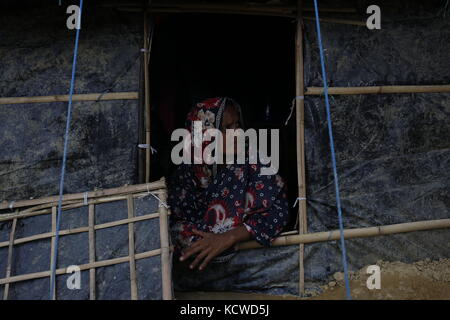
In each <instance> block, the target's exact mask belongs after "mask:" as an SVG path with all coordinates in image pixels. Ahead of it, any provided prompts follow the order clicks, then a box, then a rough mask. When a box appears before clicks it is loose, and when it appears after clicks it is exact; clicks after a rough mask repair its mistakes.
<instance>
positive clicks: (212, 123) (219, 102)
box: [186, 97, 243, 188]
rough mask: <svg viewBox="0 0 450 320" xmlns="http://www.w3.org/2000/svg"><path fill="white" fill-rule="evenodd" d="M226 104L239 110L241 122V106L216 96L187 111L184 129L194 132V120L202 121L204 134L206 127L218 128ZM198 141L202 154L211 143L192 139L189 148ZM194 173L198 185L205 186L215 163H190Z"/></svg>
mask: <svg viewBox="0 0 450 320" xmlns="http://www.w3.org/2000/svg"><path fill="white" fill-rule="evenodd" d="M228 104H232V105H234V106H235V107H236V108H237V109H238V112H239V116H240V120H241V123H243V118H242V112H241V107H240V106H239V104H238V103H237V102H236V101H235V100H233V99H231V98H228V97H217V98H209V99H206V100H203V101H201V102H199V103H197V104H196V105H195V106H194V107H193V108H192V109H191V111H190V112H189V114H188V115H187V118H186V129H187V130H188V131H189V132H190V133H191V136H192V135H193V134H194V121H201V122H202V133H203V134H204V133H205V131H206V130H208V129H219V130H220V128H221V123H222V117H223V112H224V111H225V108H226V106H227V105H228ZM198 143H202V149H201V150H202V154H203V150H204V149H205V148H206V146H207V145H209V144H210V143H211V141H202V142H199V141H194V139H192V141H191V143H190V145H189V146H188V147H189V148H191V147H193V146H195V144H197V145H198ZM192 163H194V154H193V153H192ZM192 168H193V171H194V175H195V177H196V178H197V182H198V183H199V185H200V187H202V188H206V187H207V186H208V185H209V182H210V181H211V178H212V177H213V175H215V171H216V165H207V164H193V165H192Z"/></svg>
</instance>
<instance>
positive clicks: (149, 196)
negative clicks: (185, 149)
mask: <svg viewBox="0 0 450 320" xmlns="http://www.w3.org/2000/svg"><path fill="white" fill-rule="evenodd" d="M166 192H167V191H166V188H165V184H164V180H160V181H157V182H153V183H148V184H142V185H132V186H124V187H121V188H114V189H105V190H100V191H98V190H97V191H92V192H85V193H78V194H67V195H64V197H63V202H62V212H61V221H60V231H59V244H58V248H56V247H55V234H56V221H57V205H58V203H57V197H46V198H42V199H33V200H24V201H16V202H10V203H9V204H8V206H7V208H8V209H5V206H3V208H2V209H3V210H2V213H3V214H0V272H1V273H3V275H4V276H3V277H2V278H0V289H1V290H2V291H3V299H4V300H7V299H48V298H49V292H50V277H51V265H52V262H53V260H52V259H53V256H54V252H55V250H57V253H58V255H57V268H56V275H57V276H56V287H55V288H56V290H55V295H54V298H55V299H81V300H82V299H91V300H96V299H132V300H138V299H172V280H171V247H170V238H169V231H168V215H169V211H168V208H167V205H166V204H165V201H166V198H167V194H166ZM5 211H7V212H8V213H5ZM70 266H76V267H78V268H79V270H80V273H79V279H80V286H79V288H78V287H77V286H75V288H74V286H73V285H72V286H70V284H68V283H72V284H73V283H75V282H74V273H72V272H73V271H72V272H69V273H68V271H70V270H68V268H69V267H70ZM1 276H2V274H0V277H1Z"/></svg>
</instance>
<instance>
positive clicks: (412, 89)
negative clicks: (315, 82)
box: [305, 85, 450, 95]
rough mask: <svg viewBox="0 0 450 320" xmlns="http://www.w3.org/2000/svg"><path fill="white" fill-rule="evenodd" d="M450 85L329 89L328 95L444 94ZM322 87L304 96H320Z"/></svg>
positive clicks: (307, 91)
mask: <svg viewBox="0 0 450 320" xmlns="http://www.w3.org/2000/svg"><path fill="white" fill-rule="evenodd" d="M446 92H450V85H430V86H371V87H329V88H328V94H377V93H378V94H380V93H446ZM322 94H323V87H308V88H306V92H305V95H322Z"/></svg>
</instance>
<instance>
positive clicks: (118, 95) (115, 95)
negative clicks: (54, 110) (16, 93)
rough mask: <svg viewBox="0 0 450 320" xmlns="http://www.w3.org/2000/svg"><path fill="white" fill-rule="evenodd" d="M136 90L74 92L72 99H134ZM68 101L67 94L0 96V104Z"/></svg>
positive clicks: (136, 97) (136, 94) (136, 95)
mask: <svg viewBox="0 0 450 320" xmlns="http://www.w3.org/2000/svg"><path fill="white" fill-rule="evenodd" d="M138 98H139V96H138V93H137V92H111V93H86V94H74V95H73V97H72V101H105V100H136V99H138ZM66 101H69V95H67V94H65V95H53V96H36V97H9V98H0V104H19V103H50V102H66Z"/></svg>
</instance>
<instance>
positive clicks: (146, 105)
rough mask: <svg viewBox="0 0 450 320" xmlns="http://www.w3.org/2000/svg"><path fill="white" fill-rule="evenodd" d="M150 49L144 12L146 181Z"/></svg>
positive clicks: (148, 172) (147, 166) (146, 171)
mask: <svg viewBox="0 0 450 320" xmlns="http://www.w3.org/2000/svg"><path fill="white" fill-rule="evenodd" d="M149 50H150V40H149V34H148V16H147V12H144V88H145V89H144V90H145V92H144V102H145V143H146V144H147V149H145V182H149V181H150V157H151V150H152V149H151V146H150V142H151V139H150V121H151V117H150V111H151V108H150V75H149V57H150V54H149Z"/></svg>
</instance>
